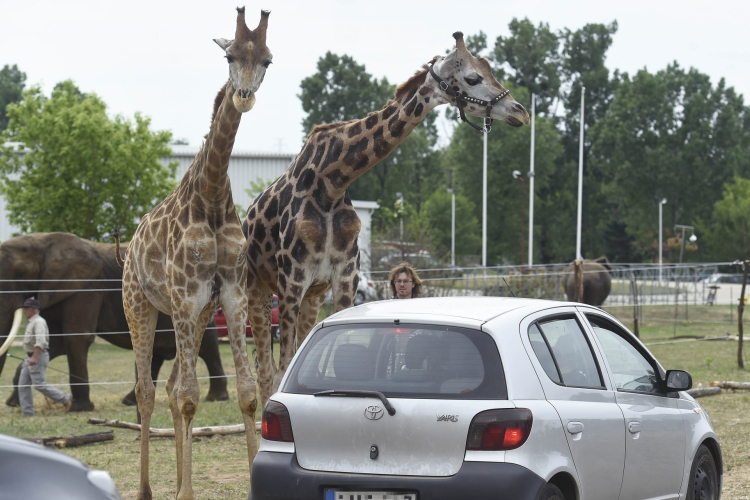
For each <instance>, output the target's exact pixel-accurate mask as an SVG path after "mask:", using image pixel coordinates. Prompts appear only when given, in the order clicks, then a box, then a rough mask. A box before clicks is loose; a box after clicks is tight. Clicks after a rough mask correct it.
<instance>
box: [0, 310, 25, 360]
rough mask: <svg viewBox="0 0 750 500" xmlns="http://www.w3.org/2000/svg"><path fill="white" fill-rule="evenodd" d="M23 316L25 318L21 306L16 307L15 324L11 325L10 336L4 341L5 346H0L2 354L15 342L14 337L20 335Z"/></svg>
mask: <svg viewBox="0 0 750 500" xmlns="http://www.w3.org/2000/svg"><path fill="white" fill-rule="evenodd" d="M21 318H23V309H21V308H20V307H19V308H18V309H16V313H15V314H14V315H13V326H11V327H10V333H9V334H8V338H7V339H5V342H3V346H2V347H0V356H2V355H3V354H5V352H6V351H7V350H8V348H9V347H10V345H11V344H12V343H13V339H15V338H16V335H18V330H19V329H20V328H21Z"/></svg>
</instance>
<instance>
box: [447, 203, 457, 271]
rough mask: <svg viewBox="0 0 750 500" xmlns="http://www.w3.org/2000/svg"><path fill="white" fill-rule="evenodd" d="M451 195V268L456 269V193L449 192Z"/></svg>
mask: <svg viewBox="0 0 750 500" xmlns="http://www.w3.org/2000/svg"><path fill="white" fill-rule="evenodd" d="M448 194H449V195H451V267H456V192H455V191H454V190H452V189H449V190H448Z"/></svg>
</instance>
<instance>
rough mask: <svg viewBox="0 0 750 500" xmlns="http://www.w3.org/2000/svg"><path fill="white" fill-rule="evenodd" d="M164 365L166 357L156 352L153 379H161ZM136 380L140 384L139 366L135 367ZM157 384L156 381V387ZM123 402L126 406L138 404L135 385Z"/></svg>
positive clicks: (153, 361)
mask: <svg viewBox="0 0 750 500" xmlns="http://www.w3.org/2000/svg"><path fill="white" fill-rule="evenodd" d="M162 365H164V358H162V357H161V356H159V355H158V354H156V353H154V357H153V359H152V360H151V378H152V379H153V380H158V379H159V371H161V367H162ZM135 382H136V385H137V384H138V367H137V366H136V368H135ZM155 386H156V383H155V382H154V387H155ZM122 404H124V405H125V406H137V405H138V401H137V400H136V397H135V385H133V390H131V391H130V392H129V393H128V394H127V396H125V397H124V398H122Z"/></svg>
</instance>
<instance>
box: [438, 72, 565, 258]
mask: <svg viewBox="0 0 750 500" xmlns="http://www.w3.org/2000/svg"><path fill="white" fill-rule="evenodd" d="M511 94H512V95H513V97H514V98H516V99H517V100H519V101H522V102H523V100H524V99H526V100H528V98H529V95H528V93H527V91H526V89H524V88H513V87H512V86H511ZM530 132H531V131H530V129H529V128H528V127H520V128H511V127H508V126H506V125H504V124H497V125H496V126H494V127H493V128H492V132H491V133H490V134H489V135H488V140H487V177H488V182H487V200H488V202H487V221H488V223H487V233H488V235H487V255H488V259H487V261H488V262H487V263H488V264H489V265H495V264H502V263H505V262H515V263H520V262H521V230H522V227H523V228H524V229H523V230H524V231H526V230H527V229H526V228H527V227H528V224H527V223H526V219H525V218H524V215H526V216H528V214H525V213H524V211H525V207H526V206H527V205H528V198H527V196H528V195H527V192H524V190H523V189H522V188H523V186H522V185H521V183H520V182H519V181H517V180H515V179H513V176H512V173H513V171H514V170H520V171H521V172H527V171H528V168H529V149H530ZM561 152H562V150H561V147H560V138H559V134H558V131H557V130H556V128H555V126H554V122H553V121H552V120H551V119H549V118H542V117H538V118H537V120H536V152H535V162H536V165H537V167H540V166H543V168H538V170H537V175H536V177H535V190H536V192H537V193H536V198H535V199H536V200H537V202H536V205H535V206H536V207H537V209H539V207H540V205H542V206H545V205H547V201H546V200H545V199H544V198H542V197H541V196H540V195H539V193H541V192H543V191H545V190H546V188H547V185H548V184H547V183H548V181H549V176H550V171H551V169H550V168H549V167H550V166H552V165H555V163H556V162H557V160H558V157H559V156H560V154H561ZM446 165H450V166H451V168H453V170H454V177H455V181H456V189H457V191H458V192H460V193H462V194H463V195H465V196H466V197H468V198H469V199H470V200H472V201H473V202H474V204H475V209H474V217H476V219H477V220H478V221H480V223H481V220H482V212H481V210H482V134H481V133H478V132H477V131H476V130H474V129H472V128H470V127H468V126H459V127H456V130H455V132H454V134H453V138H452V140H451V144H450V146H449V147H448V150H447V151H446ZM526 189H527V190H528V183H527V184H526ZM550 211H555V207H549V208H547V210H546V211H545V210H540V211H539V212H541V213H542V215H544V214H545V213H548V212H550ZM539 212H538V213H539ZM558 212H559V211H558ZM558 212H556V213H558ZM537 216H538V215H537ZM538 221H539V219H537V223H535V235H536V236H537V237H536V238H535V241H537V242H538V241H539V238H538V237H539V236H542V234H541V232H540V226H539V224H538ZM480 237H481V233H480ZM567 240H569V241H571V242H572V243H573V244H575V242H574V238H571V237H570V236H568V237H567V238H566V239H560V241H558V242H557V243H558V244H560V245H565V244H566V241H567ZM540 255H542V254H541V248H540V246H538V245H535V261H536V262H539V257H540ZM525 258H526V256H525V255H524V259H525Z"/></svg>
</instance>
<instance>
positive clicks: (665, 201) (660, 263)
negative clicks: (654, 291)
mask: <svg viewBox="0 0 750 500" xmlns="http://www.w3.org/2000/svg"><path fill="white" fill-rule="evenodd" d="M666 203H667V199H666V198H662V199H661V201H659V284H661V282H662V277H661V266H662V253H663V251H664V248H663V245H662V241H661V238H662V228H661V209H662V207H663V206H664V205H665V204H666Z"/></svg>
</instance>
